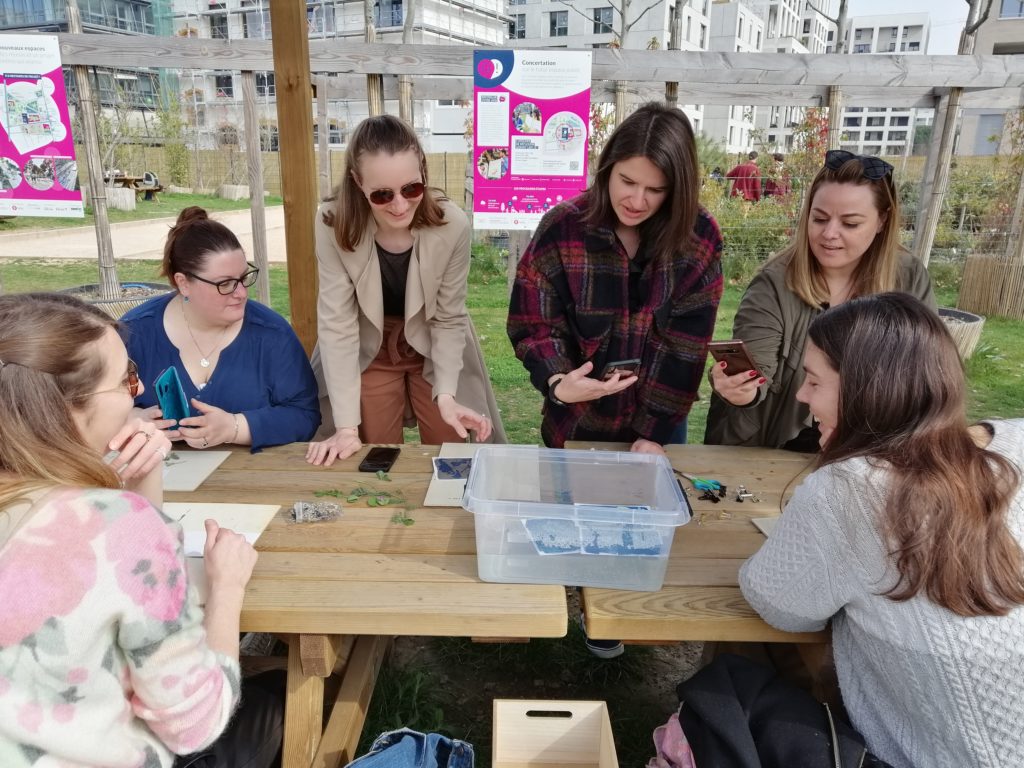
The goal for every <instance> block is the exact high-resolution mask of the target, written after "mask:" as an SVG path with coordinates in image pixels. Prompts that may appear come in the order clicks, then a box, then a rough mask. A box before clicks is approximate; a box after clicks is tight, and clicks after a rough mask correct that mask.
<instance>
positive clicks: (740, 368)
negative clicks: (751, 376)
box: [708, 339, 757, 376]
mask: <svg viewBox="0 0 1024 768" xmlns="http://www.w3.org/2000/svg"><path fill="white" fill-rule="evenodd" d="M708 352H710V353H711V356H712V357H713V358H715V360H716V361H717V362H719V363H722V362H724V363H726V366H725V374H726V375H727V376H735V375H736V374H737V373H743V372H744V371H756V370H757V364H756V363H755V362H754V359H753V358H752V357H751V356H750V353H749V352H748V351H747V345H746V344H744V343H743V340H742V339H730V340H729V341H712V342H711V343H710V344H708Z"/></svg>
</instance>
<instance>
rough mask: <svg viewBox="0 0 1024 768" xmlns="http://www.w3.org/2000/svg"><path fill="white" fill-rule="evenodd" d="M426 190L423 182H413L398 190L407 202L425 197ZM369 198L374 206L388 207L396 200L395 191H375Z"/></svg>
mask: <svg viewBox="0 0 1024 768" xmlns="http://www.w3.org/2000/svg"><path fill="white" fill-rule="evenodd" d="M424 189H426V187H425V186H424V184H423V182H422V181H412V182H410V183H408V184H406V185H405V186H404V187H402V188H401V189H400V190H398V192H399V194H401V195H402V197H404V198H405V199H406V200H415V199H416V198H417V197H423V190H424ZM367 197H368V198H370V202H371V203H373V204H374V205H387V204H388V203H390V202H391V201H392V200H394V199H395V190H393V189H375V190H373V192H371V193H370V194H368V195H367Z"/></svg>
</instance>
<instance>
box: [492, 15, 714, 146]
mask: <svg viewBox="0 0 1024 768" xmlns="http://www.w3.org/2000/svg"><path fill="white" fill-rule="evenodd" d="M623 5H624V0H578V1H574V2H571V3H570V2H564V3H563V2H557V1H556V0H509V3H508V13H509V17H510V21H509V27H508V38H509V39H508V44H509V45H512V46H517V47H523V48H577V49H579V48H608V47H609V46H612V45H616V46H621V47H623V48H635V49H647V48H652V49H655V48H660V49H664V48H668V47H669V46H670V45H671V44H672V43H675V44H676V45H677V46H678V47H679V49H680V50H684V51H704V50H707V49H708V42H709V29H710V19H709V17H708V13H709V9H710V6H711V0H661V2H646V3H641V2H636V1H634V2H632V3H630V4H629V5H628V6H626V18H625V19H623V17H622V8H623ZM683 111H684V112H685V113H686V115H687V117H689V118H690V121H691V122H692V123H693V127H694V130H695V131H698V132H699V131H701V130H702V129H704V110H703V109H702V107H701V106H700V105H695V104H684V105H683Z"/></svg>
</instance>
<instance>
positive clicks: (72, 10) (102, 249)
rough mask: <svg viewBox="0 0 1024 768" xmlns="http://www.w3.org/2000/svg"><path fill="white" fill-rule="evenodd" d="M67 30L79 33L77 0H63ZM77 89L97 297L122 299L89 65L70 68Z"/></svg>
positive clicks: (80, 20)
mask: <svg viewBox="0 0 1024 768" xmlns="http://www.w3.org/2000/svg"><path fill="white" fill-rule="evenodd" d="M66 9H67V16H68V31H69V32H71V33H73V34H76V35H80V34H82V18H81V17H80V16H79V15H78V1H77V0H66ZM71 70H72V72H73V73H74V76H75V87H76V88H77V89H78V111H79V112H80V113H81V115H82V133H83V134H85V135H84V136H83V137H82V140H83V142H84V144H85V160H86V163H87V165H88V167H89V199H90V201H91V202H92V213H93V216H95V218H96V221H95V229H96V250H97V253H98V255H99V264H100V296H101V298H103V299H105V300H107V301H111V300H113V299H119V298H121V281H120V280H118V279H117V265H116V264H114V244H113V242H112V241H111V239H110V219H109V218H108V217H107V192H106V188H105V186H104V184H103V167H102V163H101V162H100V138H99V131H98V130H97V129H96V111H95V110H96V108H95V106H94V104H93V99H92V83H90V82H89V70H88V67H86V66H84V65H82V64H76V65H75V66H73V67H72V68H71Z"/></svg>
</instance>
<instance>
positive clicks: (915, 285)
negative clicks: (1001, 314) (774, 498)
mask: <svg viewBox="0 0 1024 768" xmlns="http://www.w3.org/2000/svg"><path fill="white" fill-rule="evenodd" d="M898 286H899V290H902V291H905V292H907V293H909V294H911V295H913V296H916V297H917V298H919V299H921V300H922V301H923V302H925V303H926V304H927V305H928V306H930V307H932V308H933V309H935V308H936V303H935V296H934V295H933V294H932V284H931V278H929V276H928V270H927V269H926V268H925V266H924V265H923V264H922V263H921V262H920V261H919V260H917V259H915V258H913V257H912V256H910V255H904V256H903V258H902V260H901V262H900V272H899V278H898ZM822 311H823V310H822V309H821V307H811V306H808V305H807V304H805V303H804V302H803V300H802V299H800V298H798V297H797V296H796V294H794V293H793V292H792V291H790V290H789V288H787V287H786V265H785V264H784V263H781V262H780V261H779V260H778V259H775V260H772V261H769V262H768V263H767V264H766V265H765V266H764V268H763V269H762V270H761V271H760V272H758V274H757V275H755V277H754V279H753V280H752V281H751V282H750V285H749V286H748V287H747V291H746V293H744V294H743V300H742V301H741V302H740V308H739V310H738V311H737V312H736V320H735V322H734V323H733V338H734V339H743V341H744V342H746V346H747V350H748V351H749V352H750V354H751V356H752V357H753V358H754V362H755V363H757V367H758V371H760V372H761V375H762V376H764V377H765V378H766V379H768V382H767V383H766V384H764V385H762V386H761V387H760V388H759V389H758V396H757V399H756V400H755V401H754V402H753V403H751V404H750V405H746V406H735V405H731V404H730V403H727V402H726V401H725V400H723V399H722V398H720V397H718V395H716V394H714V393H712V395H711V407H710V409H709V411H708V424H707V430H706V431H705V433H704V442H705V443H706V444H708V445H751V446H759V447H764V448H781V447H782V446H783V445H785V444H786V443H787V442H789V441H790V440H792V439H793V438H794V437H796V436H797V434H799V433H800V430H802V429H803V428H804V427H806V426H810V424H811V414H810V411H809V410H808V408H807V406H806V405H804V404H803V403H799V402H797V399H796V392H797V390H798V389H800V386H801V385H802V384H803V382H804V369H803V365H804V345H805V343H806V341H807V330H808V328H809V327H810V325H811V321H812V320H814V318H816V317H817V316H818V315H819V314H820V313H821V312H822Z"/></svg>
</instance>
